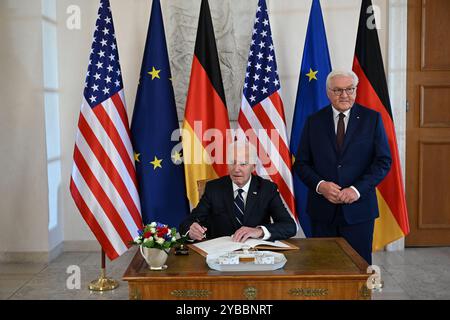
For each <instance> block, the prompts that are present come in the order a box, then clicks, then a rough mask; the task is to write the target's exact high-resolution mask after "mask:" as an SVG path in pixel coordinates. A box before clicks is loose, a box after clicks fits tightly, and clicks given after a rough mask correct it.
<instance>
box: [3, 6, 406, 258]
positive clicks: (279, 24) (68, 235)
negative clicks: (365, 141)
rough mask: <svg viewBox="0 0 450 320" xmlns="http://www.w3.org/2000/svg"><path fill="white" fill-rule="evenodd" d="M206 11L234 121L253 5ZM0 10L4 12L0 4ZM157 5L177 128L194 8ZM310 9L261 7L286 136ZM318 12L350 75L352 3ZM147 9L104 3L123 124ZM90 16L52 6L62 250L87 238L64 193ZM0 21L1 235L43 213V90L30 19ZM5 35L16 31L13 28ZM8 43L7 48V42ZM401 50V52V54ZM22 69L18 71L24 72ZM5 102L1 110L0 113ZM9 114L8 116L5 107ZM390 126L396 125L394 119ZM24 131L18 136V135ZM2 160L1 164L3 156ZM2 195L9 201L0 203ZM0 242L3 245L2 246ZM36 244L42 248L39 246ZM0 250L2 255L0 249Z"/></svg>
mask: <svg viewBox="0 0 450 320" xmlns="http://www.w3.org/2000/svg"><path fill="white" fill-rule="evenodd" d="M399 1H404V0H399ZM13 2H14V3H16V2H15V1H6V3H13ZM25 2H26V3H27V4H29V3H30V2H32V3H33V6H34V7H39V5H40V1H36V0H33V1H25V0H22V1H17V3H18V4H23V3H25ZM209 2H210V7H211V13H212V18H213V24H214V28H215V34H216V39H217V46H218V50H219V54H220V62H221V69H222V76H223V79H224V87H225V91H226V99H227V105H228V110H229V114H230V119H231V120H235V119H236V118H237V113H238V110H239V106H240V100H241V90H242V83H243V79H244V73H245V66H246V61H247V55H248V50H249V44H250V38H251V30H252V27H253V20H254V17H255V12H256V5H257V0H245V1H243V0H209ZM0 3H5V1H3V2H0ZM161 3H162V9H163V16H164V21H165V28H166V36H167V42H168V47H169V56H170V59H171V68H172V75H173V84H174V88H175V96H176V101H177V109H178V115H179V119H180V120H182V116H183V113H184V104H185V99H186V93H187V88H188V84H189V75H190V69H191V62H192V54H193V49H194V41H195V35H196V29H197V23H198V14H199V8H200V0H161ZM310 3H311V2H310V1H309V0H267V4H268V8H269V15H270V22H271V27H272V33H273V40H274V44H275V50H276V58H277V63H278V68H279V75H280V80H281V87H282V98H283V101H284V106H285V112H286V117H287V125H288V132H290V128H291V121H292V115H293V107H294V102H295V95H296V91H297V84H298V76H299V71H300V70H299V68H300V62H301V61H300V60H301V57H302V52H303V46H304V39H305V34H306V27H307V22H308V16H309V9H310ZM321 4H322V9H323V15H324V20H325V28H326V31H327V37H328V42H329V49H330V55H331V60H332V64H333V67H336V68H351V65H352V61H353V53H354V47H355V40H356V32H357V24H358V18H359V10H360V0H322V1H321ZM374 4H376V5H378V6H379V7H380V9H381V27H382V28H381V29H380V30H379V36H380V41H381V48H382V53H383V57H384V59H385V66H386V67H387V65H388V63H389V61H387V60H386V59H387V58H392V59H394V58H395V57H391V56H390V55H389V54H388V51H387V48H388V45H387V44H388V40H389V39H388V32H389V28H388V23H389V19H388V13H389V6H388V4H387V3H386V2H385V1H382V0H374ZM70 5H76V6H78V7H79V8H80V10H81V28H80V29H76V30H69V29H68V28H67V26H66V20H67V19H68V18H69V14H67V13H66V10H67V8H68V6H70ZM2 6H5V4H2ZM26 7H27V8H28V7H30V6H28V5H27V6H26ZM150 7H151V1H150V0H127V1H123V0H111V8H112V13H113V19H114V26H115V30H116V36H117V42H118V49H119V56H120V63H121V66H122V74H123V78H124V88H125V97H126V101H127V109H128V115H129V119H131V114H132V110H133V106H134V100H135V94H136V87H137V80H138V78H139V70H140V64H141V60H142V53H143V46H144V42H145V37H146V33H147V27H148V22H149V15H150ZM97 9H98V1H93V0H58V1H57V20H58V49H59V56H58V62H59V85H60V117H61V122H60V125H61V153H62V168H61V174H62V186H61V193H60V196H61V199H60V201H61V206H60V208H61V210H62V216H63V223H64V229H63V231H64V232H63V233H64V241H68V242H73V241H80V240H93V239H94V237H93V236H92V234H91V232H90V230H89V229H88V228H87V226H86V224H85V222H84V221H83V219H82V218H81V215H80V214H79V212H78V211H77V209H76V207H75V205H74V203H73V200H72V198H71V196H70V193H69V187H68V186H69V178H70V173H71V168H72V153H73V146H74V138H75V132H76V125H77V121H78V114H79V109H80V103H81V97H82V92H83V84H84V79H85V74H86V70H87V62H88V55H89V50H90V45H91V39H92V34H93V27H94V24H95V19H96V15H97ZM22 10H25V8H22ZM30 10H31V9H30ZM34 10H36V11H39V9H38V8H34ZM1 12H2V19H1V22H0V25H2V26H5V27H2V28H1V29H0V33H1V34H2V36H4V37H7V38H11V39H10V40H9V43H11V45H10V46H8V48H5V47H4V46H2V49H1V54H2V57H1V59H0V64H2V68H3V67H7V69H8V70H9V73H11V74H12V76H13V78H12V79H11V78H10V79H6V78H5V77H2V79H1V80H0V81H2V83H1V84H2V85H1V90H2V97H3V96H5V97H6V99H5V98H2V100H3V102H2V107H1V110H2V111H1V112H2V114H3V113H6V114H7V117H6V118H4V117H3V116H2V120H1V121H2V123H3V122H5V124H4V125H1V126H0V131H1V137H2V138H1V139H2V145H1V147H2V151H3V150H4V152H2V156H1V160H0V161H1V164H2V165H1V166H0V175H1V176H2V183H1V186H2V187H1V188H2V189H1V191H2V193H1V199H2V201H1V204H0V208H1V213H0V214H1V215H2V226H0V228H3V229H5V230H11V229H14V228H11V226H14V225H18V224H19V223H21V222H23V219H22V218H20V217H21V216H24V215H26V214H28V212H30V211H31V210H29V209H30V208H32V209H33V211H32V212H34V214H35V215H36V216H35V218H34V219H37V218H40V220H42V219H44V217H45V214H43V213H40V214H39V215H38V214H37V213H35V212H36V210H37V209H39V210H42V211H45V210H46V208H45V199H46V195H45V188H46V175H45V173H44V172H45V144H44V143H45V141H43V139H44V130H43V128H42V119H43V114H42V94H41V93H40V92H39V90H40V88H41V86H42V85H41V84H40V81H41V78H42V74H41V72H39V70H40V68H41V62H40V61H41V60H42V59H40V57H39V55H40V54H41V51H42V50H41V48H39V46H40V44H41V40H40V39H39V34H38V33H36V31H35V30H34V29H38V30H40V25H39V26H37V25H33V19H32V18H29V19H28V20H27V19H26V20H23V19H22V18H20V17H17V16H16V15H15V14H13V13H12V12H11V11H10V10H3V8H2V10H1ZM6 18H7V19H6ZM29 20H30V21H29ZM5 21H6V22H5ZM35 23H37V22H35ZM402 23H404V22H402ZM13 26H14V27H15V28H12V27H13ZM17 26H19V29H17ZM18 32H19V33H21V34H24V35H28V36H29V37H31V36H33V39H29V40H28V41H27V40H25V39H26V38H25V37H23V36H22V37H20V36H19V34H18ZM13 36H14V39H15V40H13V39H12V37H13ZM405 36H406V34H405ZM3 43H5V42H3ZM30 45H31V48H32V50H30V51H27V50H26V49H27V48H28V49H29V48H30ZM394 45H395V43H392V44H391V47H393V46H394ZM18 48H20V50H21V53H20V54H18V50H19V49H18ZM403 49H404V50H406V48H405V47H404V48H403ZM400 51H402V50H400ZM3 56H5V58H4V57H3ZM24 63H26V65H24V66H23V64H24ZM18 64H22V66H20V67H19V68H20V69H22V70H20V69H18V68H16V67H14V66H15V65H18ZM3 65H4V66H3ZM17 70H19V71H17ZM24 86H25V88H26V91H25V93H24V91H23V90H22V89H21V91H20V94H11V92H13V93H14V92H18V88H22V87H24ZM29 101H35V103H34V104H33V105H32V106H31V105H30V104H29V103H28V102H29ZM5 102H8V103H7V104H6V105H5ZM6 106H8V108H7V107H6ZM11 106H14V107H13V108H11ZM37 106H39V107H37ZM30 115H31V116H30ZM5 119H7V120H5ZM396 120H398V121H404V119H403V118H402V117H401V118H400V119H396ZM25 127H26V128H27V130H24V128H25ZM6 128H9V129H6ZM14 129H15V130H14ZM12 132H17V135H14V136H13V137H11V136H12V135H11V133H12ZM5 136H8V137H5ZM4 146H6V148H5V147H4ZM17 146H20V148H18V147H17ZM30 152H31V153H30ZM7 154H8V157H6V156H5V155H7ZM30 154H33V157H32V158H30V157H29V156H30ZM9 155H11V156H12V158H11V157H10V156H9ZM18 164H19V165H20V164H21V166H20V167H21V169H20V170H19V169H17V168H18ZM23 170H25V171H23ZM27 170H28V171H27ZM3 177H6V178H7V179H8V182H9V183H4V181H5V180H4V178H3ZM30 180H34V181H35V183H34V184H33V185H30V184H29V181H30ZM33 188H34V189H33ZM24 189H25V190H28V191H30V190H32V191H33V192H27V193H26V194H24V193H23V192H22V190H24ZM6 194H8V195H9V196H8V197H7V199H6V200H5V198H6V197H5V195H6ZM19 195H20V196H19ZM14 198H16V199H17V198H19V199H22V201H21V202H20V204H19V205H18V204H17V201H14V200H13V199H14ZM37 200H39V201H37ZM17 206H19V208H17ZM17 212H19V214H17ZM3 216H5V217H3ZM4 218H5V219H8V220H5V221H6V224H4V223H3V219H4ZM39 223H41V222H39ZM43 224H45V223H43ZM3 226H6V227H3ZM3 229H2V230H3ZM0 237H2V238H0V239H2V240H3V238H5V236H4V233H3V232H1V234H0ZM1 242H2V243H3V241H1ZM38 242H40V241H38ZM44 242H45V241H44V240H43V239H42V243H44ZM35 246H36V244H33V245H32V246H30V247H29V250H36V249H37V248H36V247H35ZM41 246H43V245H41ZM43 247H45V246H43ZM1 250H5V246H3V245H2V244H0V251H1Z"/></svg>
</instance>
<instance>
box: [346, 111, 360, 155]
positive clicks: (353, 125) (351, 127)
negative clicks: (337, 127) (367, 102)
mask: <svg viewBox="0 0 450 320" xmlns="http://www.w3.org/2000/svg"><path fill="white" fill-rule="evenodd" d="M359 119H360V115H359V106H358V105H357V104H355V105H353V107H352V108H351V110H350V119H348V125H347V130H345V137H344V145H343V147H342V153H341V154H343V153H344V152H345V149H346V148H347V146H348V144H349V142H350V140H351V139H352V138H353V136H354V134H355V132H356V129H357V128H358V125H359Z"/></svg>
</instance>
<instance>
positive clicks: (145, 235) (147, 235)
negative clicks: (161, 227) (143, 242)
mask: <svg viewBox="0 0 450 320" xmlns="http://www.w3.org/2000/svg"><path fill="white" fill-rule="evenodd" d="M151 235H152V233H151V232H150V231H147V232H145V233H144V238H145V239H147V238H150V237H151Z"/></svg>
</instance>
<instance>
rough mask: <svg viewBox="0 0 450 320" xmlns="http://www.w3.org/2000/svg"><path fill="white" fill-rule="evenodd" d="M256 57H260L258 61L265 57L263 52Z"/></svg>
mask: <svg viewBox="0 0 450 320" xmlns="http://www.w3.org/2000/svg"><path fill="white" fill-rule="evenodd" d="M256 56H257V57H258V59H262V58H263V56H264V55H263V54H262V52H260V53H258V54H257V55H256Z"/></svg>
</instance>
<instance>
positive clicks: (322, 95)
mask: <svg viewBox="0 0 450 320" xmlns="http://www.w3.org/2000/svg"><path fill="white" fill-rule="evenodd" d="M330 72H331V62H330V55H329V53H328V44H327V36H326V33H325V27H324V24H323V17H322V9H321V8H320V1H319V0H313V2H312V6H311V11H310V14H309V21H308V29H307V31H306V39H305V47H304V49H303V58H302V67H301V70H300V76H299V82H298V89H297V98H296V101H295V110H294V119H293V121H292V131H291V143H290V150H291V154H292V155H294V156H295V155H297V150H298V144H299V143H300V137H301V134H302V131H303V126H304V124H305V121H306V119H307V118H308V116H309V115H311V114H312V113H314V112H316V111H318V110H319V109H321V108H323V107H326V106H328V105H329V104H330V101H329V100H328V97H327V91H326V78H327V75H328V74H329V73H330ZM293 177H294V191H295V201H296V206H297V214H298V217H299V221H300V225H301V226H302V229H303V231H304V232H305V235H306V236H307V237H309V236H311V224H310V220H309V216H308V215H307V214H306V198H307V192H308V189H307V187H306V186H305V185H304V184H303V182H301V181H300V179H299V177H298V176H297V175H296V174H295V173H294V174H293Z"/></svg>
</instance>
